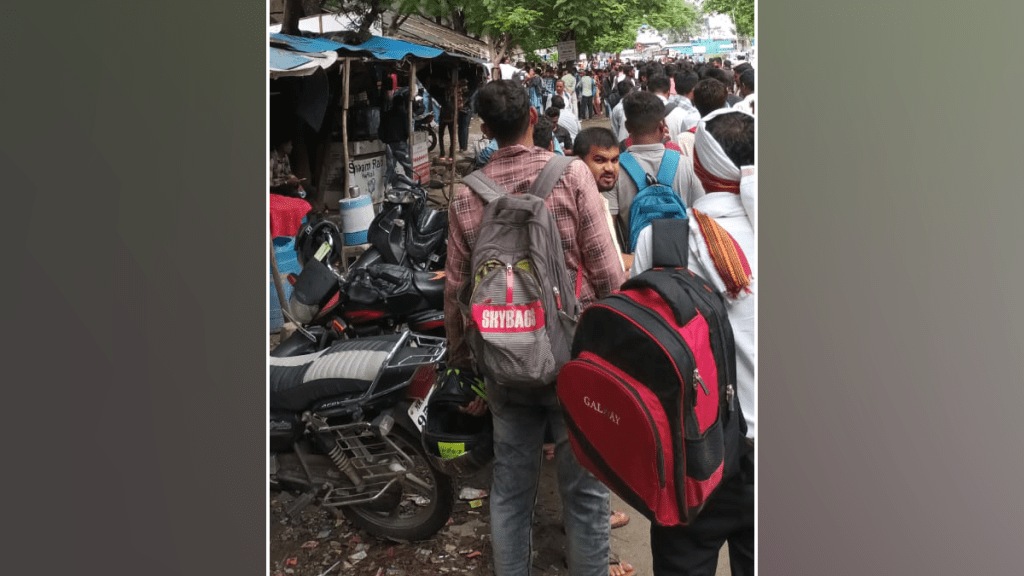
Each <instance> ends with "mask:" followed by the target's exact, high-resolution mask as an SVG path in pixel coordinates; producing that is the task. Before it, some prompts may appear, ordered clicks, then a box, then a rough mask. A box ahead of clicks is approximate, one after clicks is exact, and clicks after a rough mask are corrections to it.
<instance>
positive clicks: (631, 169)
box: [619, 152, 664, 190]
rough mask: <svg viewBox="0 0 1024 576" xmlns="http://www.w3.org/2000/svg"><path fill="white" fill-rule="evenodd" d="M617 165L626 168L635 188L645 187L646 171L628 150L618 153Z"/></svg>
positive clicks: (641, 188)
mask: <svg viewBox="0 0 1024 576" xmlns="http://www.w3.org/2000/svg"><path fill="white" fill-rule="evenodd" d="M662 162H664V160H662ZM619 166H621V167H622V168H624V169H625V170H626V173H627V174H629V177H630V178H632V179H633V182H634V183H636V189H637V190H643V189H644V188H646V187H647V173H646V172H644V169H643V168H641V167H640V163H639V162H637V161H636V158H633V155H632V154H630V153H629V152H623V153H622V154H620V155H619Z"/></svg>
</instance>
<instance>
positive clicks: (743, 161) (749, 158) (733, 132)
mask: <svg viewBox="0 0 1024 576" xmlns="http://www.w3.org/2000/svg"><path fill="white" fill-rule="evenodd" d="M704 128H705V129H706V130H707V131H708V133H709V134H711V135H712V136H714V138H715V141H716V142H718V145H719V146H721V147H722V151H723V152H725V155H726V156H728V157H729V159H730V160H732V163H733V164H735V165H736V167H741V166H753V165H754V117H753V116H751V115H749V114H744V113H742V112H739V111H736V112H730V113H728V114H719V115H718V116H715V117H714V118H712V119H711V120H708V121H707V123H706V124H705V125H704Z"/></svg>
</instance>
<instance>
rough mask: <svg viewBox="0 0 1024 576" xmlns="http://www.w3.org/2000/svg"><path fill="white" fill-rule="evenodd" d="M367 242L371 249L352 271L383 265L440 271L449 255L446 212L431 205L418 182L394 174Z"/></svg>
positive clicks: (372, 224)
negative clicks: (371, 264) (375, 264)
mask: <svg viewBox="0 0 1024 576" xmlns="http://www.w3.org/2000/svg"><path fill="white" fill-rule="evenodd" d="M367 241H368V242H369V244H370V246H371V247H372V250H367V251H366V252H364V253H363V254H362V255H361V256H360V257H359V259H357V260H356V262H355V263H354V264H353V267H354V268H361V267H365V266H367V265H368V264H370V263H372V262H385V263H387V264H397V265H399V266H406V267H409V268H412V269H414V270H441V269H443V268H444V263H445V259H446V258H447V255H448V211H447V210H439V209H437V208H434V207H432V206H431V205H430V200H429V198H428V194H427V189H426V188H424V187H423V185H422V184H421V183H419V182H416V181H414V180H412V179H410V178H408V177H407V176H404V175H402V174H397V173H396V174H395V176H394V178H393V179H392V181H391V186H390V188H389V190H388V191H387V192H386V193H385V194H384V201H383V202H382V203H381V208H380V212H379V213H378V214H377V215H376V216H375V217H374V218H373V220H372V221H371V222H370V227H369V229H368V230H367Z"/></svg>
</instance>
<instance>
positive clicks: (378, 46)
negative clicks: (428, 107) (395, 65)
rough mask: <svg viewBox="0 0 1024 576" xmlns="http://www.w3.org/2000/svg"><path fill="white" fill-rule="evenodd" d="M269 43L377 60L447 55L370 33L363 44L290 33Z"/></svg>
mask: <svg viewBox="0 0 1024 576" xmlns="http://www.w3.org/2000/svg"><path fill="white" fill-rule="evenodd" d="M270 43H271V44H272V45H273V44H277V45H279V46H286V47H287V48H288V49H289V50H292V51H294V52H300V53H309V52H326V51H329V50H330V51H334V52H337V53H339V54H340V55H341V56H369V57H371V58H374V59H377V60H404V59H405V58H409V57H412V58H419V59H422V60H432V59H434V58H438V57H440V56H443V55H445V52H444V50H441V49H440V48H432V47H430V46H423V45H421V44H414V43H412V42H406V41H405V40H398V39H397V38H385V37H383V36H371V37H370V39H369V40H367V41H366V42H363V43H362V44H342V43H341V42H335V41H334V40H328V39H326V38H305V37H302V36H290V35H288V34H271V35H270Z"/></svg>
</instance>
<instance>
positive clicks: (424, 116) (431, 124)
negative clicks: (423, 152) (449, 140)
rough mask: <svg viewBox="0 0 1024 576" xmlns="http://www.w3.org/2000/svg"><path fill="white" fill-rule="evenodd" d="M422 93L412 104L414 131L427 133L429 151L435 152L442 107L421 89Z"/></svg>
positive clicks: (417, 95) (418, 94)
mask: <svg viewBox="0 0 1024 576" xmlns="http://www.w3.org/2000/svg"><path fill="white" fill-rule="evenodd" d="M420 90H421V92H419V93H417V94H416V100H415V101H414V102H413V104H412V114H413V130H416V131H418V132H426V133H427V142H428V145H429V147H428V148H427V150H428V151H429V152H433V151H434V148H436V147H437V126H438V124H437V117H438V114H439V111H440V105H439V104H438V103H437V101H436V100H434V99H433V98H431V96H430V94H429V93H428V92H426V91H425V90H423V89H422V86H421V88H420Z"/></svg>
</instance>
